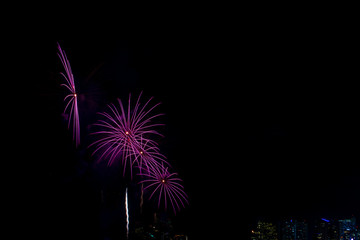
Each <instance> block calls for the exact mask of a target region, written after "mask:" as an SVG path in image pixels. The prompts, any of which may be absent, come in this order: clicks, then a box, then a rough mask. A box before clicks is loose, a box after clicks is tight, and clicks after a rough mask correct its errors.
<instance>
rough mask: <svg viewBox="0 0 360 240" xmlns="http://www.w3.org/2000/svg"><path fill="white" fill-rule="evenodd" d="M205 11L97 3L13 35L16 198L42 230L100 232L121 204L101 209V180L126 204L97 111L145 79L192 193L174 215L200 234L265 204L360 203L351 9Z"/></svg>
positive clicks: (340, 208) (311, 208) (241, 224)
mask: <svg viewBox="0 0 360 240" xmlns="http://www.w3.org/2000/svg"><path fill="white" fill-rule="evenodd" d="M199 11H200V10H193V11H190V10H189V11H182V10H178V11H175V12H168V13H162V14H161V15H158V14H154V15H155V16H154V17H153V18H151V16H153V15H152V14H149V15H150V16H148V17H143V18H141V19H138V18H137V17H136V16H138V15H136V16H132V17H129V18H126V17H124V16H123V17H119V18H116V17H115V18H114V19H111V20H110V19H109V20H108V21H111V25H107V24H106V23H107V20H105V19H102V21H100V20H98V19H92V18H90V15H91V14H90V13H89V14H88V15H86V16H87V18H81V20H79V21H77V22H76V24H73V25H72V26H71V27H69V25H67V24H66V23H64V25H65V26H64V25H62V22H61V21H56V24H55V22H54V23H53V22H50V24H49V25H45V24H40V25H38V24H37V23H36V24H29V25H26V27H25V28H24V29H28V28H30V27H34V28H35V29H34V31H32V33H33V34H28V33H25V32H24V34H22V36H21V37H18V38H16V41H15V40H14V42H12V44H11V45H9V46H12V47H13V48H16V50H14V55H15V61H16V62H15V63H16V64H15V65H16V70H15V71H12V72H13V74H12V79H14V83H15V85H16V86H14V88H15V89H18V88H21V94H19V95H21V96H22V97H23V98H21V101H19V102H17V101H15V102H16V103H14V108H13V109H15V112H16V113H15V114H14V115H12V116H14V119H16V120H17V121H16V123H15V125H16V126H20V125H21V127H20V129H19V132H20V133H21V134H22V135H26V136H25V138H18V137H16V140H15V139H14V140H13V141H11V145H13V146H15V147H14V150H12V151H13V154H14V155H15V159H16V158H17V157H18V156H19V161H16V164H15V165H16V174H15V175H14V177H13V178H14V181H15V180H19V179H20V182H21V184H20V185H21V186H20V187H18V188H17V189H16V190H15V192H16V194H14V196H16V197H15V198H16V201H15V204H14V205H15V206H14V212H16V214H18V216H19V217H20V216H21V217H20V219H21V221H20V222H21V224H24V225H26V226H27V227H29V226H30V227H29V229H31V232H32V233H34V234H35V235H36V236H39V237H40V238H41V237H44V238H47V236H51V237H49V238H48V239H54V238H56V237H59V238H61V237H64V236H68V234H72V236H77V237H78V238H79V239H81V238H82V237H83V236H86V237H88V239H102V238H101V226H103V225H104V224H105V225H106V224H107V223H108V222H111V220H110V219H111V213H107V214H108V215H106V214H105V215H104V214H102V213H101V211H100V208H101V207H100V202H101V195H100V189H102V188H106V189H107V191H108V194H109V197H108V198H107V199H108V203H107V204H109V206H112V207H109V209H116V206H117V205H116V201H117V200H118V199H117V197H116V196H118V195H116V194H117V193H116V192H117V191H119V192H120V190H119V189H121V188H123V187H124V181H125V180H124V179H122V177H121V176H119V175H118V172H117V170H116V168H114V169H106V168H101V167H96V164H95V161H94V159H92V158H91V157H90V151H89V150H88V149H87V145H88V144H89V143H90V141H91V137H90V136H89V135H88V134H89V132H90V129H91V128H90V125H91V124H92V123H94V122H95V121H96V119H98V115H96V112H99V111H104V110H106V104H109V103H113V102H115V101H116V99H117V98H121V99H124V100H125V99H127V98H128V94H129V93H131V94H132V95H133V96H137V95H138V94H139V93H140V92H141V91H143V95H144V96H145V98H149V97H151V96H153V97H154V102H161V105H160V107H159V109H158V110H159V111H160V112H162V113H165V116H163V117H162V118H161V121H162V122H164V123H165V124H166V125H165V126H164V127H162V128H161V129H160V130H159V131H161V132H162V133H163V134H164V135H165V137H164V138H163V139H161V141H160V149H161V151H162V152H163V153H164V154H165V155H166V156H167V157H168V159H169V161H170V163H171V164H172V165H173V167H174V170H175V171H177V172H178V173H179V176H180V177H181V178H182V179H183V180H184V186H185V190H186V192H187V193H188V195H189V199H190V205H189V206H188V207H187V208H186V209H185V210H183V211H182V212H181V213H180V214H179V215H178V216H176V217H175V218H174V225H175V228H177V229H179V230H180V231H184V232H186V233H187V234H188V235H189V236H190V237H191V238H190V239H203V238H202V237H204V236H222V235H223V234H224V235H228V236H231V235H233V236H235V235H241V234H242V232H241V231H242V229H244V231H245V232H246V231H248V229H249V228H250V227H251V225H252V224H253V223H254V221H255V220H256V219H257V217H259V216H270V217H273V218H279V217H282V216H304V217H312V216H314V217H316V216H326V217H331V216H349V215H351V214H357V216H359V200H360V195H359V184H360V176H359V173H358V172H359V171H358V159H359V157H358V151H357V150H358V133H359V131H358V122H359V119H358V116H357V115H358V114H357V112H358V99H359V98H358V92H359V91H358V88H356V87H355V86H356V81H357V80H358V77H357V76H358V75H355V74H354V72H356V70H357V69H358V66H357V65H356V64H355V61H354V60H355V55H354V54H355V53H354V51H355V50H354V44H353V41H354V38H353V37H354V36H355V35H353V34H354V33H352V30H351V27H349V25H347V24H345V23H348V22H351V19H350V18H349V19H347V20H344V19H342V21H341V22H340V21H338V19H337V18H336V16H335V17H334V16H332V17H333V18H327V17H326V16H325V17H324V16H322V15H321V17H317V15H316V14H314V15H313V16H312V17H311V18H310V15H306V16H305V15H303V14H300V13H297V14H295V15H294V13H293V12H289V13H288V14H281V15H279V14H271V13H267V14H263V12H261V13H259V12H257V11H253V12H252V13H251V14H250V13H247V14H246V15H245V14H240V13H234V12H232V13H229V14H227V12H221V13H216V12H211V13H210V12H206V11H204V12H202V11H201V12H199ZM263 11H264V12H266V11H265V10H263ZM140 15H141V14H140ZM57 16H58V15H57ZM87 19H89V21H87ZM43 20H44V21H45V19H43ZM105 25H106V26H107V27H106V28H105V27H104V26H105ZM74 30H76V31H74ZM57 42H59V43H60V44H61V46H62V48H63V49H64V50H65V51H66V53H67V55H68V58H69V60H70V63H71V66H72V69H73V74H74V77H75V81H76V84H77V89H78V92H79V95H80V96H79V108H80V113H79V114H80V124H81V128H82V129H81V134H82V135H81V142H82V144H81V146H80V148H79V149H75V147H74V145H73V143H72V141H71V138H72V136H71V133H70V131H68V130H67V129H66V124H65V122H64V120H63V118H62V115H61V113H62V111H63V108H64V104H63V97H64V89H63V88H62V87H60V84H61V83H62V79H61V77H60V75H59V72H60V71H63V68H62V65H61V63H60V61H59V59H58V57H57V55H56V54H57V45H56V44H57ZM15 116H16V117H15ZM18 120H19V124H18ZM24 133H26V134H24ZM18 135H19V134H16V136H18ZM23 144H25V145H26V148H20V146H21V145H23ZM12 149H13V148H12ZM17 152H19V153H17ZM20 156H21V157H20ZM20 189H21V190H20ZM119 199H120V197H119ZM112 204H113V205H112ZM114 211H115V210H114ZM116 211H120V212H121V210H118V209H117V210H116ZM359 220H360V219H359ZM119 221H121V220H119ZM104 222H105V223H104ZM114 236H115V235H114ZM223 239H226V238H223Z"/></svg>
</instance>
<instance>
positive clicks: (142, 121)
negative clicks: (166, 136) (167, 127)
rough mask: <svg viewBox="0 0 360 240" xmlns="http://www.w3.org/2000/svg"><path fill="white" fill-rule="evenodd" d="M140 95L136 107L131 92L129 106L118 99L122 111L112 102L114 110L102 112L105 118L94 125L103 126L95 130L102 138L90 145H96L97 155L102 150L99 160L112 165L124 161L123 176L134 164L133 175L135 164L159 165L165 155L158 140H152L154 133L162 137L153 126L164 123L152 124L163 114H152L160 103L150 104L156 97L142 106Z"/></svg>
mask: <svg viewBox="0 0 360 240" xmlns="http://www.w3.org/2000/svg"><path fill="white" fill-rule="evenodd" d="M140 98H141V94H140V95H139V97H138V99H137V101H136V103H135V106H134V108H133V109H131V95H129V100H128V105H127V109H125V108H124V105H123V104H122V102H121V100H120V99H118V103H119V108H120V110H118V109H117V107H116V106H115V105H114V104H111V105H108V107H109V110H110V111H109V112H103V113H100V115H102V116H103V117H104V118H105V119H102V120H99V121H98V122H97V123H96V124H94V125H96V126H98V127H101V128H102V129H101V130H99V131H97V132H94V133H93V134H96V135H99V137H100V139H98V140H96V141H94V142H93V143H92V144H90V146H89V147H91V146H95V150H94V151H93V155H94V154H95V153H96V152H98V151H99V152H102V153H101V155H100V158H99V159H100V160H102V159H107V160H108V165H111V164H113V163H114V161H117V160H121V162H122V165H123V167H124V170H123V175H125V170H126V167H127V166H129V167H130V171H131V176H132V167H133V165H134V164H135V163H137V165H138V166H139V167H140V168H142V165H143V164H145V165H146V166H147V167H149V166H153V165H155V161H156V160H155V159H158V160H159V159H162V158H163V155H161V154H160V153H159V151H158V150H159V149H158V147H157V143H156V142H155V141H154V140H153V139H151V136H154V135H160V136H162V135H161V134H160V133H158V132H157V131H156V130H154V129H153V128H154V127H157V126H160V125H163V124H156V123H152V120H153V119H154V118H157V117H159V116H161V115H162V114H156V115H150V114H151V112H152V111H153V110H154V108H156V107H157V106H158V105H159V103H158V104H155V105H154V106H152V107H149V106H148V105H149V103H150V101H151V100H152V98H150V99H149V100H148V101H147V102H146V103H145V104H144V105H143V106H141V105H140Z"/></svg>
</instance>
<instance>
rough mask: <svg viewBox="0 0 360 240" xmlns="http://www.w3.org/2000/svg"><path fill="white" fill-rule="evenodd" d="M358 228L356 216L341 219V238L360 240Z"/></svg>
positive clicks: (344, 239) (343, 239) (342, 239)
mask: <svg viewBox="0 0 360 240" xmlns="http://www.w3.org/2000/svg"><path fill="white" fill-rule="evenodd" d="M357 230H358V229H357V227H356V219H355V217H353V218H349V219H341V220H339V237H340V238H339V239H340V240H360V239H359V238H358V236H359V234H358V232H357Z"/></svg>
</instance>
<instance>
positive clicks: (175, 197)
mask: <svg viewBox="0 0 360 240" xmlns="http://www.w3.org/2000/svg"><path fill="white" fill-rule="evenodd" d="M144 172H145V173H142V174H140V175H141V176H143V177H144V178H145V179H144V180H142V181H140V183H141V184H144V185H145V187H144V190H149V191H150V192H151V194H150V197H149V199H151V198H152V197H154V196H155V197H156V198H157V200H158V207H159V208H160V205H161V202H163V205H164V207H165V210H166V209H167V206H168V204H169V203H170V204H171V206H172V209H173V211H174V213H175V214H176V212H177V211H180V209H181V206H182V207H185V203H187V204H188V200H187V199H188V196H187V195H186V193H185V192H184V187H183V186H182V185H181V181H182V180H181V179H180V178H178V177H177V173H170V172H169V171H168V167H164V166H163V165H162V167H161V168H151V169H150V171H144Z"/></svg>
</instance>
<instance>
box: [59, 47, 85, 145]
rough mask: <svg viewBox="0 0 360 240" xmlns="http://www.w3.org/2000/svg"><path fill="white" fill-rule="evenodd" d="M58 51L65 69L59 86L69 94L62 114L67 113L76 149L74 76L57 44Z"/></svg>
mask: <svg viewBox="0 0 360 240" xmlns="http://www.w3.org/2000/svg"><path fill="white" fill-rule="evenodd" d="M58 50H59V53H58V56H59V58H60V60H61V63H62V65H63V66H64V69H65V73H63V72H61V75H62V76H63V77H64V78H65V80H66V82H65V83H64V84H61V86H64V87H65V88H66V89H68V90H69V92H70V93H69V94H68V95H66V96H65V98H64V102H66V106H65V109H64V114H65V113H67V114H68V115H69V118H68V128H69V129H70V125H71V127H72V130H73V141H75V145H76V147H78V146H79V144H80V122H79V111H78V103H77V93H76V90H75V82H74V76H73V74H72V71H71V66H70V62H69V60H68V59H67V56H66V54H65V51H63V50H62V49H61V47H60V44H59V43H58Z"/></svg>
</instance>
